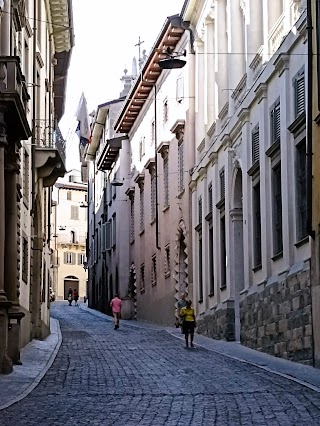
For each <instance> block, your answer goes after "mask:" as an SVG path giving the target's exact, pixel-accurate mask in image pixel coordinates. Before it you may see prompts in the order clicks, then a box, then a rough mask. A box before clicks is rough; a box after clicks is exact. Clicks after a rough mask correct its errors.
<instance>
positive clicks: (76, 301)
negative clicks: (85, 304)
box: [73, 288, 79, 306]
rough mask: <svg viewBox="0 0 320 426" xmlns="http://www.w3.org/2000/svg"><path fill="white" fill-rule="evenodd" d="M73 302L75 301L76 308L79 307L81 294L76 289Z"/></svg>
mask: <svg viewBox="0 0 320 426" xmlns="http://www.w3.org/2000/svg"><path fill="white" fill-rule="evenodd" d="M73 300H74V306H79V305H78V300H79V293H78V290H77V289H76V288H75V289H74V290H73Z"/></svg>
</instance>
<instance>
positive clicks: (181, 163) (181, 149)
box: [178, 141, 184, 192]
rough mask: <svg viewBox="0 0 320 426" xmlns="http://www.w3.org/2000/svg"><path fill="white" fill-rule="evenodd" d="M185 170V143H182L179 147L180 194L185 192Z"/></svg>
mask: <svg viewBox="0 0 320 426" xmlns="http://www.w3.org/2000/svg"><path fill="white" fill-rule="evenodd" d="M183 168H184V142H183V141H181V142H180V143H179V145H178V173H179V176H178V190H179V192H181V191H183V189H184V175H183Z"/></svg>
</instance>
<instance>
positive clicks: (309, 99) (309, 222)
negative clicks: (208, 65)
mask: <svg viewBox="0 0 320 426" xmlns="http://www.w3.org/2000/svg"><path fill="white" fill-rule="evenodd" d="M307 38H308V88H307V123H306V125H307V146H306V155H307V164H306V172H307V231H308V235H310V237H311V238H314V237H315V232H314V230H313V229H312V124H313V123H312V97H313V84H312V78H313V69H312V66H313V49H312V13H311V0H307Z"/></svg>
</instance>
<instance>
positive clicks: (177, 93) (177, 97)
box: [176, 76, 183, 102]
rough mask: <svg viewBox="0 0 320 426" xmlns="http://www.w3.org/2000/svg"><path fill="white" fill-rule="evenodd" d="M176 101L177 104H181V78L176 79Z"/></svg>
mask: <svg viewBox="0 0 320 426" xmlns="http://www.w3.org/2000/svg"><path fill="white" fill-rule="evenodd" d="M176 99H177V102H182V99H183V78H182V76H180V77H179V78H177V83H176Z"/></svg>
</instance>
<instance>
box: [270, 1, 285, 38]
mask: <svg viewBox="0 0 320 426" xmlns="http://www.w3.org/2000/svg"><path fill="white" fill-rule="evenodd" d="M282 12H283V2H282V1H279V0H268V30H269V32H270V31H271V29H272V28H273V27H274V25H275V23H276V22H277V20H278V19H279V18H280V15H281V14H282Z"/></svg>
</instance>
